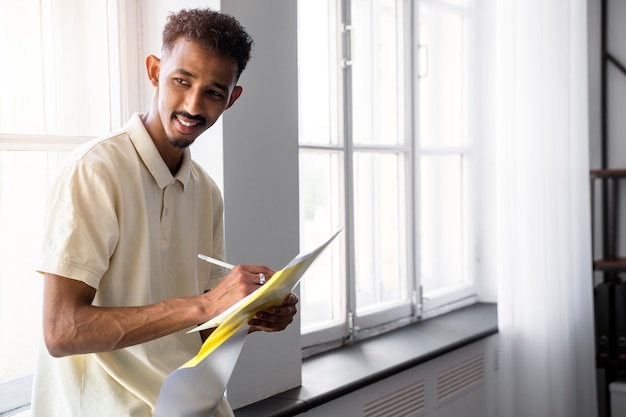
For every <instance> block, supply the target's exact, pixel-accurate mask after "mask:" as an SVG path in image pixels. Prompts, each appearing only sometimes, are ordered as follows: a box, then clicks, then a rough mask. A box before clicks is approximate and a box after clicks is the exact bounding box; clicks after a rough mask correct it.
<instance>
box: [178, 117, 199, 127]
mask: <svg viewBox="0 0 626 417" xmlns="http://www.w3.org/2000/svg"><path fill="white" fill-rule="evenodd" d="M177 119H178V121H179V122H180V123H181V124H183V125H184V126H187V127H192V126H195V125H197V124H198V123H188V122H186V121H184V120H181V119H180V118H179V117H177Z"/></svg>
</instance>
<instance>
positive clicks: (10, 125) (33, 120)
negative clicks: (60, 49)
mask: <svg viewBox="0 0 626 417" xmlns="http://www.w3.org/2000/svg"><path fill="white" fill-rule="evenodd" d="M0 28H2V29H0V30H1V31H2V32H1V36H0V56H2V57H3V59H2V62H3V63H2V65H0V80H2V82H0V97H1V98H2V99H0V133H44V131H45V128H44V126H45V123H44V83H43V45H42V42H43V40H42V36H41V10H40V1H39V0H23V1H2V2H0ZM16 37H17V38H19V39H16Z"/></svg>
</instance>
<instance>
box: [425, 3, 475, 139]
mask: <svg viewBox="0 0 626 417" xmlns="http://www.w3.org/2000/svg"><path fill="white" fill-rule="evenodd" d="M464 31H465V19H464V18H463V17H462V16H459V15H456V14H450V13H449V12H447V11H445V9H438V8H435V7H430V6H429V5H420V8H419V43H420V46H419V58H418V59H419V60H420V75H421V76H420V78H419V85H418V92H419V103H420V105H419V123H418V129H419V132H418V133H419V138H420V139H419V140H420V145H421V146H428V147H433V146H437V147H442V146H461V145H465V144H466V137H465V132H466V131H467V129H466V123H465V113H466V112H465V105H464V103H465V102H466V99H465V97H466V95H467V85H466V83H465V76H466V74H467V71H468V68H467V65H466V60H465V54H466V53H467V52H466V48H465V41H464V40H465V36H464Z"/></svg>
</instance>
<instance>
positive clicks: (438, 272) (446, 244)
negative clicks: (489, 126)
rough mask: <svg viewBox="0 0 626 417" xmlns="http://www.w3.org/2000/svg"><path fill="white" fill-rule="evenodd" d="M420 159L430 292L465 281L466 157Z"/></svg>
mask: <svg viewBox="0 0 626 417" xmlns="http://www.w3.org/2000/svg"><path fill="white" fill-rule="evenodd" d="M420 163H421V167H420V174H421V175H420V187H421V194H420V217H421V220H420V225H421V228H420V231H419V236H420V251H421V254H420V263H421V278H422V286H423V290H424V293H425V294H428V293H429V292H432V291H436V290H439V289H442V288H446V287H448V286H450V285H454V284H459V283H461V282H462V281H463V271H464V270H465V269H466V268H465V265H464V256H463V252H464V245H463V242H464V241H465V237H464V233H463V225H464V220H465V219H464V215H463V212H464V210H463V206H464V204H463V186H462V178H461V177H462V175H461V174H462V169H463V167H462V163H463V159H462V157H461V156H458V155H453V156H424V157H422V158H421V162H420Z"/></svg>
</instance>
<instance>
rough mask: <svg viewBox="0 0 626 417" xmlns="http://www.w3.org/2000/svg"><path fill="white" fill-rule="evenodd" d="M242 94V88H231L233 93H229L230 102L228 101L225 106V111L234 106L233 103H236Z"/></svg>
mask: <svg viewBox="0 0 626 417" xmlns="http://www.w3.org/2000/svg"><path fill="white" fill-rule="evenodd" d="M242 92H243V88H242V87H240V86H238V85H236V86H235V88H233V92H232V93H230V100H229V101H228V106H226V108H227V109H230V107H231V106H232V105H233V104H235V101H237V99H238V98H239V96H241V93H242Z"/></svg>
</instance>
